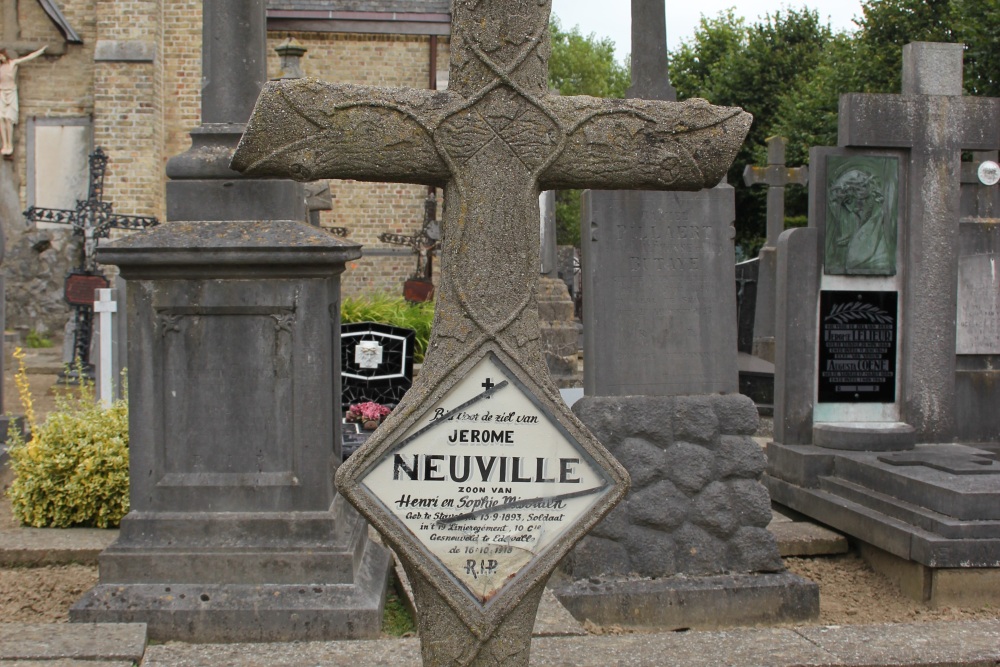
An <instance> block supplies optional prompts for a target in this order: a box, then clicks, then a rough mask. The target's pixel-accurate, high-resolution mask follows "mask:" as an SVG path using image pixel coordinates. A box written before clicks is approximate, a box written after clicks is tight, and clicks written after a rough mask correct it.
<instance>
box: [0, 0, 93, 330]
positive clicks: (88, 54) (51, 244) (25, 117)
mask: <svg viewBox="0 0 1000 667" xmlns="http://www.w3.org/2000/svg"><path fill="white" fill-rule="evenodd" d="M95 4H96V3H95V0H74V1H73V2H64V3H62V5H61V6H62V10H63V15H64V16H65V17H66V20H67V21H68V22H69V23H70V25H72V26H73V27H74V29H75V30H76V32H77V33H78V34H79V35H80V37H81V38H82V39H83V44H82V45H67V46H66V53H65V54H64V55H61V56H42V57H41V58H38V59H36V60H33V61H31V62H29V63H27V64H25V65H24V66H22V67H20V68H19V70H18V75H17V81H18V93H19V94H18V97H19V103H20V122H19V123H18V124H17V125H16V126H15V132H14V155H13V167H14V168H13V169H12V170H11V173H12V174H13V179H14V181H15V184H16V186H17V192H18V200H19V201H18V202H17V205H16V206H12V207H10V208H12V209H13V210H15V211H23V210H24V208H25V207H26V206H27V203H28V193H27V187H28V178H27V155H28V152H27V150H26V146H27V133H28V127H29V126H30V120H31V119H32V118H33V117H35V118H49V119H54V118H81V117H90V116H91V115H92V113H93V108H94V87H93V62H94V45H95V42H96V39H97V15H96V12H95ZM17 8H18V14H17V17H18V27H19V28H20V41H21V42H26V43H35V44H44V43H61V42H63V41H64V40H63V36H62V34H61V33H60V32H59V30H58V29H57V28H56V27H55V26H54V25H53V23H52V21H51V20H50V19H49V17H48V16H47V15H46V14H45V12H44V11H43V10H42V8H41V7H40V6H39V5H38V3H36V2H32V1H21V2H18V3H17ZM2 18H3V17H2V16H0V20H2ZM2 27H6V26H2ZM19 55H26V53H20V54H19ZM2 224H3V232H4V234H5V245H6V252H5V256H4V266H3V270H4V273H5V276H6V288H7V289H6V302H7V326H8V328H14V327H21V328H23V329H36V330H40V331H62V328H63V326H64V325H65V323H66V321H67V319H68V316H69V309H68V308H67V306H66V304H65V302H64V301H63V296H62V295H63V281H64V279H65V277H66V273H67V272H68V271H69V269H70V267H71V266H73V265H74V264H75V263H76V253H77V252H78V243H77V242H76V240H75V239H74V238H73V237H72V234H71V232H70V231H69V230H65V231H45V232H38V231H36V230H34V229H31V228H29V227H28V226H27V225H26V224H25V222H24V219H23V218H22V217H20V216H13V217H12V218H11V219H7V218H6V217H5V218H4V219H3V220H2Z"/></svg>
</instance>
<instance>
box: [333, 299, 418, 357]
mask: <svg viewBox="0 0 1000 667" xmlns="http://www.w3.org/2000/svg"><path fill="white" fill-rule="evenodd" d="M340 321H341V322H342V323H344V324H352V323H355V322H378V323H379V324H388V325H390V326H394V327H403V328H404V329H413V331H414V332H416V342H415V344H414V350H413V361H414V362H416V363H418V364H419V363H422V362H423V360H424V354H425V353H426V352H427V343H428V342H429V341H430V338H431V325H433V324H434V303H433V302H432V301H428V302H427V303H418V304H413V303H410V302H408V301H406V300H405V299H403V298H402V297H394V296H389V295H387V294H371V295H369V296H365V297H359V298H347V299H344V301H343V302H342V303H341V306H340Z"/></svg>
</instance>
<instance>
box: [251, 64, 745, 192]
mask: <svg viewBox="0 0 1000 667" xmlns="http://www.w3.org/2000/svg"><path fill="white" fill-rule="evenodd" d="M484 97H487V98H490V99H488V100H484V101H485V102H488V103H487V104H481V105H480V104H476V103H475V102H473V101H470V100H468V99H466V98H464V97H462V96H461V95H459V94H457V93H454V92H434V91H425V90H414V89H405V88H392V89H389V88H374V87H367V86H356V85H349V84H330V83H324V82H320V81H317V80H312V79H299V80H295V81H280V82H272V83H269V84H267V86H265V88H264V91H263V93H262V94H261V97H260V99H259V100H258V102H257V106H256V108H255V109H254V113H253V116H252V117H251V119H250V123H249V125H248V127H247V132H246V134H245V135H244V137H243V140H242V141H241V143H240V146H239V149H238V150H237V153H236V156H235V158H234V160H233V168H234V169H237V170H238V171H242V172H244V173H246V174H247V175H248V176H269V177H289V178H295V179H298V180H306V181H308V180H317V179H322V178H353V179H357V180H370V181H388V182H404V183H420V184H426V185H434V186H437V187H445V185H446V184H447V182H448V180H449V179H451V178H452V177H453V175H454V173H455V171H456V167H457V166H458V165H460V164H462V163H466V162H468V161H470V160H472V159H473V158H474V156H475V154H476V153H477V152H480V151H482V150H483V149H484V147H486V146H487V145H488V144H489V143H490V141H491V139H493V138H494V135H495V138H496V140H497V143H498V144H506V145H507V146H508V147H509V149H510V150H511V152H512V153H513V154H514V155H516V157H517V158H518V159H519V160H520V161H521V162H522V163H523V164H524V166H525V167H526V168H527V171H528V172H530V173H532V174H533V175H534V176H535V178H536V181H537V184H538V185H539V186H540V188H541V189H557V188H574V187H577V188H578V187H592V188H608V189H647V190H648V189H671V190H699V189H701V188H705V187H712V186H714V185H716V184H717V183H718V182H719V181H720V180H721V179H722V177H723V175H724V174H725V172H726V170H727V169H728V167H729V165H730V164H731V163H732V160H733V158H734V157H735V154H736V152H737V150H738V149H739V147H740V145H741V144H742V142H743V139H744V137H745V136H746V132H747V131H748V129H749V127H750V123H751V121H752V117H751V116H750V115H749V114H747V113H745V112H743V111H742V110H741V109H738V108H727V107H716V106H712V105H710V104H708V103H707V102H705V101H704V100H689V101H687V102H657V101H648V100H603V99H597V98H592V97H584V96H579V97H558V96H548V95H546V96H543V97H542V98H541V99H540V100H539V101H541V102H542V104H543V105H542V106H538V105H535V104H532V103H531V102H530V101H529V100H526V99H525V98H522V97H520V96H518V95H513V94H510V93H509V91H506V90H504V89H500V90H494V91H492V92H489V93H488V94H487V95H485V96H484Z"/></svg>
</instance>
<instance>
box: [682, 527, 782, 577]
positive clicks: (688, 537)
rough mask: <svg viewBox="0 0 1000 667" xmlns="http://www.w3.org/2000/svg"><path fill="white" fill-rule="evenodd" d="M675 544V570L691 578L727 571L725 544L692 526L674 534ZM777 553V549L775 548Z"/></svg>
mask: <svg viewBox="0 0 1000 667" xmlns="http://www.w3.org/2000/svg"><path fill="white" fill-rule="evenodd" d="M674 541H675V542H676V544H677V570H678V572H683V573H685V574H688V575H691V576H706V575H715V574H722V573H724V572H726V571H728V570H729V569H730V568H729V564H728V563H726V562H725V553H726V543H725V542H724V541H722V540H720V539H719V538H717V537H715V536H713V535H710V534H709V533H708V532H707V531H705V530H703V529H702V528H699V527H698V526H695V525H694V524H691V523H687V524H684V525H683V526H682V527H681V528H680V529H679V530H677V531H676V532H674ZM775 553H777V547H775Z"/></svg>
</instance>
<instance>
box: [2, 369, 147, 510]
mask: <svg viewBox="0 0 1000 667" xmlns="http://www.w3.org/2000/svg"><path fill="white" fill-rule="evenodd" d="M23 372H24V367H23V362H22V366H21V369H20V370H19V372H18V375H21V374H23ZM23 384H25V385H26V384H27V383H26V382H25V383H23ZM21 387H22V383H21V382H18V388H19V389H21V392H20V393H21V401H22V403H25V400H26V399H27V402H28V404H29V405H26V406H25V413H26V414H28V415H31V418H30V419H29V428H31V431H32V436H31V439H30V440H29V441H28V442H24V441H23V440H22V439H21V437H20V435H19V434H16V433H15V434H14V435H13V436H12V437H11V439H10V440H9V442H8V444H9V445H10V448H9V449H10V464H11V468H12V469H13V471H14V474H15V479H14V482H13V484H12V485H11V487H10V489H9V490H8V492H7V494H8V495H9V496H10V499H11V504H12V508H13V511H14V516H16V517H17V518H18V519H19V520H20V521H21V522H22V523H24V524H27V525H29V526H35V527H38V528H42V527H46V526H52V527H58V528H66V527H69V526H96V527H98V528H108V527H114V526H117V525H118V524H119V522H120V521H121V519H122V517H123V516H125V514H127V513H128V508H129V499H128V403H126V402H125V401H116V402H115V403H113V404H112V405H111V407H110V408H103V407H102V406H100V405H98V404H95V402H94V398H93V391H92V390H90V391H88V390H82V391H80V392H79V394H78V395H77V396H74V397H71V398H67V397H63V398H61V399H57V405H58V409H57V410H56V411H54V412H50V413H49V415H48V417H47V418H46V420H45V423H44V424H41V425H37V424H32V423H30V422H31V421H33V419H34V411H33V410H32V409H30V407H29V406H30V401H31V397H30V394H27V396H26V394H25V391H24V389H22V388H21Z"/></svg>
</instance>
